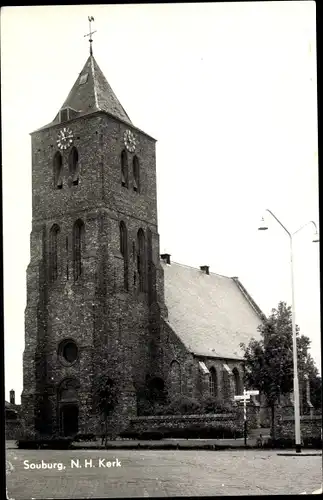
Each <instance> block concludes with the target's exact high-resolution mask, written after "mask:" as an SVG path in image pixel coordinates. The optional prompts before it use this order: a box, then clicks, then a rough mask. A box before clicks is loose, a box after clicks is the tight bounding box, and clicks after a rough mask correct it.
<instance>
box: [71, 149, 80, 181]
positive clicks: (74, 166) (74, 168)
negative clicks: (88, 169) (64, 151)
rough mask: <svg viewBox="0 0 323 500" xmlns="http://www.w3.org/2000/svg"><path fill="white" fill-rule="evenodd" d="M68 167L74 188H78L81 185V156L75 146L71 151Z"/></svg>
mask: <svg viewBox="0 0 323 500" xmlns="http://www.w3.org/2000/svg"><path fill="white" fill-rule="evenodd" d="M68 166H69V173H70V177H71V178H72V183H73V185H74V186H77V185H78V183H79V154H78V151H77V149H76V147H75V146H73V147H72V149H71V151H70V154H69V157H68Z"/></svg>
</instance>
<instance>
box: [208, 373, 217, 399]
mask: <svg viewBox="0 0 323 500" xmlns="http://www.w3.org/2000/svg"><path fill="white" fill-rule="evenodd" d="M209 377H210V378H209V389H210V396H213V397H216V396H217V395H218V378H217V375H216V369H215V368H214V366H212V367H211V368H210V376H209Z"/></svg>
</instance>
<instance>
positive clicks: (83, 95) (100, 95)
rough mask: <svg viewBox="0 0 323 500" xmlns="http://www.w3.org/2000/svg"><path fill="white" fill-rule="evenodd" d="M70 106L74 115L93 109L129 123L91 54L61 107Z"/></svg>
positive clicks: (92, 110)
mask: <svg viewBox="0 0 323 500" xmlns="http://www.w3.org/2000/svg"><path fill="white" fill-rule="evenodd" d="M64 108H71V109H72V112H73V113H74V114H75V116H81V115H84V114H88V113H94V112H95V111H106V112H107V113H109V114H111V115H113V116H115V117H116V118H119V119H121V120H123V121H126V122H127V123H129V124H131V120H130V118H129V116H128V115H127V113H126V111H125V110H124V108H123V107H122V105H121V104H120V102H119V101H118V99H117V97H116V95H115V93H114V92H113V90H112V88H111V87H110V85H109V83H108V82H107V80H106V78H105V76H104V74H103V73H102V71H101V69H100V68H99V66H98V64H97V62H96V60H95V59H94V57H93V55H90V56H89V57H88V59H87V61H86V63H85V65H84V67H83V69H82V71H81V73H80V75H79V76H78V77H77V80H76V82H75V83H74V85H73V87H72V89H71V91H70V93H69V94H68V96H67V98H66V99H65V101H64V104H63V105H62V107H61V109H64Z"/></svg>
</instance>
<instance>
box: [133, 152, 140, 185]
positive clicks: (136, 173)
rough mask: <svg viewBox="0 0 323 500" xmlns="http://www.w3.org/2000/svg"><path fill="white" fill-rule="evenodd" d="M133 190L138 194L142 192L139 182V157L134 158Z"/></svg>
mask: <svg viewBox="0 0 323 500" xmlns="http://www.w3.org/2000/svg"><path fill="white" fill-rule="evenodd" d="M132 168H133V190H134V191H136V192H139V191H140V180H139V160H138V157H137V156H134V158H133V164H132Z"/></svg>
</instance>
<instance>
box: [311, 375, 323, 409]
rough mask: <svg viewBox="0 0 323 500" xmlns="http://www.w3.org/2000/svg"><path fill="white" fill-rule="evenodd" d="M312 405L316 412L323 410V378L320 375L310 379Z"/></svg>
mask: <svg viewBox="0 0 323 500" xmlns="http://www.w3.org/2000/svg"><path fill="white" fill-rule="evenodd" d="M309 382H310V388H311V403H312V404H313V407H314V409H315V410H321V409H322V378H321V377H320V376H319V375H316V376H310V377H309Z"/></svg>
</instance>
